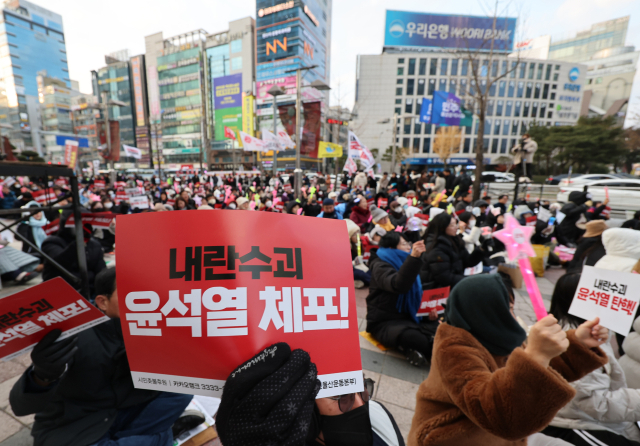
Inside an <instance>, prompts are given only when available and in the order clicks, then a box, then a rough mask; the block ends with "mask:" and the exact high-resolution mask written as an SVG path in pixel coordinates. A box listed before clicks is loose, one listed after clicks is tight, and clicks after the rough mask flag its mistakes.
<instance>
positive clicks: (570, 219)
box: [557, 191, 592, 247]
mask: <svg viewBox="0 0 640 446" xmlns="http://www.w3.org/2000/svg"><path fill="white" fill-rule="evenodd" d="M591 205H592V202H591V194H589V193H588V192H578V191H573V192H571V193H570V194H569V203H567V204H565V205H564V206H562V209H560V211H561V212H562V213H563V214H564V215H565V217H564V219H563V220H562V222H561V223H560V225H559V226H558V229H557V237H558V242H560V243H561V244H563V245H565V246H569V247H575V244H576V243H577V242H578V239H579V238H580V236H581V235H582V234H583V231H582V229H580V228H578V227H577V226H576V223H578V221H579V220H580V219H581V217H583V216H584V213H585V212H587V209H589V208H590V207H591ZM585 220H586V217H585Z"/></svg>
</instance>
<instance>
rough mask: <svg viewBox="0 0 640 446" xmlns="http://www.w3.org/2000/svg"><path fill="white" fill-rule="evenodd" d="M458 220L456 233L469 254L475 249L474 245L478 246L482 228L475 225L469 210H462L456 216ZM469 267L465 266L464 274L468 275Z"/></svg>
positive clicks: (473, 217) (474, 219) (474, 218)
mask: <svg viewBox="0 0 640 446" xmlns="http://www.w3.org/2000/svg"><path fill="white" fill-rule="evenodd" d="M458 220H459V221H458V234H459V235H460V237H462V241H463V242H464V247H465V249H466V250H467V251H468V252H469V254H471V253H472V252H473V251H475V249H476V247H478V246H480V235H482V230H481V229H480V228H479V227H478V226H477V224H476V217H475V216H474V215H473V214H472V213H471V212H467V211H464V212H462V213H461V214H460V215H459V216H458ZM480 263H482V262H480ZM471 268H473V267H471ZM469 269H470V268H467V269H466V270H465V274H464V275H465V276H468V275H470V272H469V273H468V270H469Z"/></svg>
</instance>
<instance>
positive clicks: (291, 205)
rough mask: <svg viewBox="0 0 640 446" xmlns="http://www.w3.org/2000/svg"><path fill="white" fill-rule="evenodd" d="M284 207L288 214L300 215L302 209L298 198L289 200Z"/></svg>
mask: <svg viewBox="0 0 640 446" xmlns="http://www.w3.org/2000/svg"><path fill="white" fill-rule="evenodd" d="M284 208H285V212H286V213H287V214H292V215H298V210H300V203H298V202H297V201H296V200H289V201H287V204H286V205H285V207H284ZM305 215H307V214H305Z"/></svg>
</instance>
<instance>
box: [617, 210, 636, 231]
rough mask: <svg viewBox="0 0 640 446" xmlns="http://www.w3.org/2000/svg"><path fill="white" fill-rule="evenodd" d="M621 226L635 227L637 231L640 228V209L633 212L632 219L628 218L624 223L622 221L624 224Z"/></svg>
mask: <svg viewBox="0 0 640 446" xmlns="http://www.w3.org/2000/svg"><path fill="white" fill-rule="evenodd" d="M620 227H621V228H631V229H635V230H636V231H638V230H640V211H636V212H635V213H634V214H633V218H632V219H631V220H627V221H625V222H624V223H622V226H620Z"/></svg>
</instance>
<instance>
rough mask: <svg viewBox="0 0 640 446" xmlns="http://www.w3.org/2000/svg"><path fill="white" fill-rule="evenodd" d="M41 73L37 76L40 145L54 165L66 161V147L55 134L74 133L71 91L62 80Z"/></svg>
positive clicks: (45, 155) (47, 158)
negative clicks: (60, 143) (59, 142)
mask: <svg viewBox="0 0 640 446" xmlns="http://www.w3.org/2000/svg"><path fill="white" fill-rule="evenodd" d="M47 74H48V73H47V72H46V71H41V72H40V73H38V76H37V84H38V102H39V103H40V104H39V106H40V116H41V125H40V126H39V128H40V129H41V130H42V131H43V132H46V133H42V136H41V138H40V143H41V144H42V146H43V154H44V158H45V159H46V160H47V161H51V162H54V163H57V162H62V161H63V160H64V147H62V146H59V145H58V143H57V140H56V135H55V134H54V133H58V134H62V133H65V134H67V135H69V134H72V133H73V125H72V122H71V97H72V92H71V89H70V88H68V87H67V83H66V82H64V81H61V80H60V79H56V78H51V77H48V76H47Z"/></svg>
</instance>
